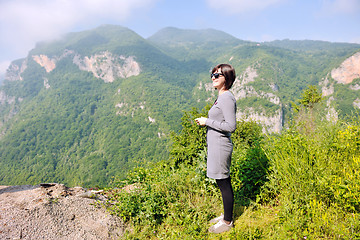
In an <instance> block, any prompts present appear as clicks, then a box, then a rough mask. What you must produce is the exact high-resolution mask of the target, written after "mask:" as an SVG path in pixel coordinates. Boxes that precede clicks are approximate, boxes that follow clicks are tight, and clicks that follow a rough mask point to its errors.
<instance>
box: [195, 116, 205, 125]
mask: <svg viewBox="0 0 360 240" xmlns="http://www.w3.org/2000/svg"><path fill="white" fill-rule="evenodd" d="M206 120H207V118H206V117H199V118H196V119H195V121H196V123H197V125H200V126H205V123H206Z"/></svg>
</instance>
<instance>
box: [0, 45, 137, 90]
mask: <svg viewBox="0 0 360 240" xmlns="http://www.w3.org/2000/svg"><path fill="white" fill-rule="evenodd" d="M66 57H70V58H71V59H72V61H73V63H74V64H75V65H77V66H78V67H79V69H80V70H82V71H88V72H91V73H92V74H93V75H94V77H96V78H100V79H102V80H104V82H113V81H114V80H115V79H116V78H128V77H131V76H137V75H139V74H140V72H141V68H140V65H139V63H138V62H136V60H135V57H134V56H128V57H126V56H123V55H120V56H119V55H116V54H112V53H111V52H109V51H104V52H99V53H97V54H94V55H91V56H81V55H80V54H78V53H76V52H75V51H72V50H65V51H64V52H63V53H62V54H61V55H59V56H53V57H49V56H47V55H44V54H39V55H32V56H31V58H32V60H34V61H35V62H36V63H37V64H39V65H40V66H41V67H43V68H44V69H45V71H46V72H47V73H49V72H51V71H53V70H54V69H55V68H56V66H57V62H58V61H60V60H62V59H64V58H66ZM27 62H28V59H24V60H21V62H14V63H12V64H11V65H10V66H9V68H8V70H7V72H6V75H5V80H8V81H22V80H23V79H22V76H21V75H22V73H23V72H24V71H25V69H26V68H27ZM44 86H45V87H47V88H48V87H49V85H48V84H47V82H46V80H44Z"/></svg>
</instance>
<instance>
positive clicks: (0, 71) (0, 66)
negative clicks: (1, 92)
mask: <svg viewBox="0 0 360 240" xmlns="http://www.w3.org/2000/svg"><path fill="white" fill-rule="evenodd" d="M9 66H10V61H3V62H0V81H1V78H2V77H3V76H5V73H6V69H7V68H8V67H9Z"/></svg>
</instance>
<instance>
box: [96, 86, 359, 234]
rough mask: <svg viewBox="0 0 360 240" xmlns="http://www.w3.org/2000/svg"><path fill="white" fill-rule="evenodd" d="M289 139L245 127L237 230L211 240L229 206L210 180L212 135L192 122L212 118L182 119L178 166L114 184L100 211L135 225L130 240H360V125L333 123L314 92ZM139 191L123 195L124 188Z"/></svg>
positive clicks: (238, 148) (238, 159) (237, 144)
mask: <svg viewBox="0 0 360 240" xmlns="http://www.w3.org/2000/svg"><path fill="white" fill-rule="evenodd" d="M296 105H297V108H296V111H294V119H293V121H292V122H291V123H290V125H289V128H288V129H286V130H284V131H283V132H282V133H281V134H273V135H268V134H264V133H262V131H261V126H259V124H257V123H256V122H245V121H240V122H238V124H237V129H236V131H235V132H234V133H233V134H232V140H233V144H234V152H233V158H232V165H231V179H232V185H233V189H234V195H235V210H234V211H235V216H234V227H233V228H232V229H231V230H230V231H229V232H226V233H222V234H218V235H216V234H212V233H209V232H208V230H207V229H208V228H209V226H210V223H209V220H210V219H212V218H214V217H216V216H219V215H220V214H221V213H222V211H223V209H222V200H221V195H220V192H219V190H218V188H217V186H216V183H215V182H214V181H213V180H211V179H209V178H207V177H206V154H205V153H206V143H205V138H204V135H205V129H204V128H201V127H199V126H198V125H196V124H193V119H194V118H196V117H198V116H203V114H205V113H206V112H207V111H208V109H209V107H205V108H204V109H203V110H201V111H200V110H198V109H195V108H194V109H192V110H190V111H187V112H185V113H184V115H183V117H182V130H181V131H180V132H179V133H178V134H175V135H173V136H172V139H173V144H172V146H171V150H170V157H169V160H166V161H162V162H160V163H157V164H149V165H148V166H146V167H139V168H136V169H134V170H132V171H131V173H130V174H129V175H128V176H127V178H126V179H125V180H121V179H117V178H115V179H114V180H113V182H112V184H113V185H112V187H109V188H105V192H104V195H106V196H107V198H108V201H107V202H106V203H105V204H101V203H100V202H99V204H100V205H102V206H103V207H106V208H107V209H108V210H109V211H110V212H111V213H112V214H116V215H117V216H120V217H121V218H122V219H123V220H124V222H125V223H126V224H127V225H126V226H127V231H126V233H125V235H124V239H239V240H242V239H244V240H245V239H358V238H359V237H360V204H359V197H360V184H359V182H360V122H359V118H354V117H350V118H348V119H347V120H346V121H345V120H344V119H342V120H339V121H337V122H331V121H327V120H324V114H326V113H325V112H324V111H323V110H324V108H323V105H324V103H323V99H322V97H321V94H320V93H319V92H318V91H317V90H316V88H315V87H314V86H309V87H308V88H306V89H305V90H304V91H303V93H302V95H301V98H300V99H298V100H297V101H296ZM130 185H131V186H133V188H132V189H133V190H131V191H125V190H123V189H124V187H125V186H130Z"/></svg>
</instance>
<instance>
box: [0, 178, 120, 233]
mask: <svg viewBox="0 0 360 240" xmlns="http://www.w3.org/2000/svg"><path fill="white" fill-rule="evenodd" d="M101 197H102V196H101V195H98V194H96V193H95V192H94V191H87V190H86V189H83V188H80V187H75V188H67V187H66V186H64V185H62V184H56V183H50V184H40V185H36V186H31V185H22V186H0V239H48V240H52V239H57V240H61V239H69V240H70V239H71V240H77V239H101V240H103V239H105V240H106V239H119V238H121V236H122V234H123V232H124V224H123V223H122V221H121V220H120V219H119V218H117V217H116V216H112V215H110V214H109V213H108V212H106V210H105V209H104V208H101V207H96V204H94V203H96V200H95V198H97V199H98V200H99V199H100V201H101V200H104V199H101Z"/></svg>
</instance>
